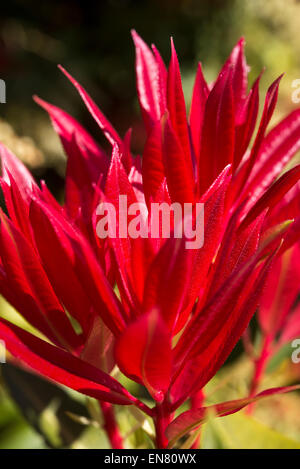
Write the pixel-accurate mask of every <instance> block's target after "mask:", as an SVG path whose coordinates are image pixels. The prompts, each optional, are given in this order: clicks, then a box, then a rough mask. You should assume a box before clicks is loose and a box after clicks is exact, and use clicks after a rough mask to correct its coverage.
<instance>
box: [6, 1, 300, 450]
mask: <svg viewBox="0 0 300 469" xmlns="http://www.w3.org/2000/svg"><path fill="white" fill-rule="evenodd" d="M299 27H300V1H297V0H272V1H265V0H198V1H197V0H149V1H146V0H101V1H98V2H86V1H85V2H84V1H78V2H76V1H67V0H52V1H51V2H38V1H33V0H26V1H25V0H24V1H22V0H11V1H10V2H5V3H3V4H1V16H0V78H1V79H3V80H5V82H6V86H7V103H6V104H0V106H1V108H0V109H1V115H0V140H1V141H2V142H4V143H5V144H6V145H7V146H8V147H10V148H11V149H12V150H13V151H14V152H15V153H16V154H17V155H18V156H19V157H20V158H21V159H22V160H23V161H24V162H25V163H26V164H27V165H28V166H29V167H30V168H31V169H32V170H33V172H34V174H35V175H36V177H37V178H43V179H46V181H47V183H48V184H49V186H50V188H51V189H52V191H53V192H54V193H55V194H56V195H57V196H59V195H60V194H61V192H62V189H63V175H64V168H65V158H64V155H63V152H62V149H61V146H60V144H59V141H58V139H57V137H56V135H55V133H54V132H53V130H52V127H51V125H50V122H49V120H48V117H47V115H46V114H45V112H44V111H43V110H42V109H40V108H39V107H38V106H37V105H36V104H35V103H34V102H33V100H32V95H33V94H38V95H39V96H40V97H42V98H44V99H46V100H49V101H50V102H51V103H53V104H56V105H58V106H60V107H62V108H64V109H66V110H67V111H68V112H70V113H71V114H72V115H74V116H75V117H76V118H77V119H79V120H80V121H81V122H82V123H83V124H84V125H85V126H86V127H87V128H88V129H89V130H90V131H91V132H92V133H93V135H94V136H95V137H96V139H97V140H99V141H100V142H101V143H102V144H103V146H106V142H105V141H104V140H103V138H102V136H101V135H100V134H99V131H98V128H97V126H96V124H95V123H94V122H93V120H92V118H91V117H90V116H89V114H88V112H87V111H86V110H85V107H84V105H83V104H82V102H81V101H80V98H79V97H78V95H77V94H76V92H75V91H74V89H73V88H72V86H71V85H70V84H69V83H68V81H67V80H66V79H65V77H64V76H63V75H62V74H61V72H60V71H59V70H58V69H57V67H56V65H57V64H58V63H61V64H62V65H64V67H65V68H66V69H67V70H68V71H70V72H71V73H72V75H74V77H76V78H77V79H78V81H80V82H81V83H82V84H83V85H84V87H85V88H86V89H87V90H88V91H89V93H90V94H91V96H92V97H93V98H94V99H95V101H96V102H97V103H98V104H99V106H100V108H101V110H102V111H103V112H104V113H105V114H106V116H107V117H108V118H109V119H110V120H111V122H112V123H113V124H114V126H115V127H116V128H117V129H118V131H120V133H121V134H124V133H125V132H126V130H127V129H128V128H129V127H133V130H134V134H133V150H134V151H135V152H138V151H140V150H141V148H142V145H143V140H144V134H143V129H142V126H141V120H140V113H139V109H138V103H137V98H136V92H135V72H134V48H133V44H132V41H131V37H130V29H131V28H134V29H136V30H137V32H138V33H139V34H140V35H141V36H142V37H143V38H144V39H145V40H146V42H148V43H152V42H153V43H155V44H156V46H157V47H158V48H159V50H160V51H161V53H162V56H163V58H164V59H165V61H166V62H168V60H169V56H170V47H169V45H170V36H173V37H174V40H175V45H176V49H177V53H178V56H179V59H180V64H181V70H182V77H183V86H184V91H185V95H186V98H187V102H189V99H190V96H191V91H192V86H193V80H194V73H195V69H196V66H197V62H198V61H199V60H200V61H201V62H202V63H203V67H204V73H205V76H206V78H207V80H208V81H212V80H214V78H215V77H216V74H217V72H218V69H219V68H220V66H221V65H222V63H223V62H224V61H225V59H226V57H227V56H228V54H229V53H230V51H231V49H232V47H233V46H234V44H235V43H236V42H237V40H238V39H239V38H240V36H244V37H245V39H246V55H247V61H248V64H249V65H250V66H251V72H250V76H249V80H250V83H252V82H253V80H254V79H255V78H256V76H257V75H258V74H259V73H260V71H261V70H262V68H263V67H266V71H265V73H264V75H263V78H262V82H261V84H262V86H261V90H262V93H264V92H265V91H266V89H267V87H268V86H269V84H270V83H271V82H272V81H273V80H274V79H275V78H277V76H278V75H280V74H281V73H282V72H285V77H284V79H283V81H282V84H281V89H280V95H279V96H280V98H279V104H278V109H277V113H276V114H275V117H274V121H276V120H277V119H278V118H279V117H280V116H281V115H282V114H285V113H287V112H288V111H291V110H292V109H294V108H295V107H296V106H297V105H296V104H294V103H293V102H292V100H291V95H292V91H293V88H292V87H291V85H292V82H293V81H294V80H296V79H299V78H300V40H299V33H298V32H299ZM261 100H262V99H261ZM4 308H7V306H5V305H4V304H1V314H3V312H5V311H4ZM236 356H237V357H238V358H235V357H236ZM283 358H284V357H283ZM240 360H241V358H240V356H239V355H238V354H235V355H234V357H233V359H232V360H231V361H232V363H233V365H230V366H231V367H232V370H233V371H232V373H234V371H236V370H238V371H237V372H236V375H234V376H237V378H236V379H237V384H236V387H235V386H233V385H232V383H231V384H230V385H229V387H228V386H227V388H226V396H225V398H226V399H228V398H230V397H231V396H232V397H236V396H237V395H239V392H238V391H237V389H238V390H240V391H241V392H242V393H243V392H244V393H245V392H246V387H245V382H246V381H247V379H246V378H245V375H246V371H243V372H241V369H242V368H241V365H240ZM284 363H285V362H284V359H282V358H281V359H280V360H279V362H278V366H277V368H276V367H275V372H274V371H273V372H274V373H277V372H278V371H276V370H277V369H278V368H279V369H280V370H281V371H282V367H284V366H286V368H284V372H285V373H286V375H287V376H289V377H290V373H292V371H291V370H290V368H289V365H287V364H285V365H284ZM6 366H7V365H3V366H1V365H0V372H3V370H4V367H6ZM227 366H228V365H227ZM243 367H244V368H243V370H247V366H246V365H245V364H243ZM248 371H249V370H248ZM293 372H294V371H293ZM297 373H298V371H297ZM8 375H10V376H8V377H6V381H9V383H10V386H9V387H10V388H11V389H16V388H17V389H19V390H20V389H21V397H20V395H14V398H15V400H17V401H18V400H19V404H20V405H21V406H22V402H23V401H22V396H23V398H24V395H26V396H27V394H26V392H25V382H26V379H25V382H24V379H23V378H22V377H20V376H17V377H16V376H15V375H14V371H10V372H8ZM278 376H279V377H278ZM278 376H277V375H276V376H275V378H274V376H273V378H272V379H273V381H272V383H271V384H272V385H274V384H276V383H277V381H276V380H278V384H284V382H285V380H286V379H287V378H286V377H284V378H282V377H281V375H280V374H279V375H278ZM283 376H285V375H283ZM218 379H222V377H221V378H218ZM274 379H275V383H274ZM20 380H21V381H20ZM233 382H234V381H233ZM214 384H216V383H214ZM269 384H270V383H269ZM243 386H244V388H245V389H243ZM45 396H46V397H45V401H43V400H42V402H41V401H40V400H39V399H38V403H36V399H37V396H30V395H29V397H28V396H27V397H28V400H29V402H31V403H32V402H35V407H36V408H38V409H39V411H40V415H39V417H38V419H39V421H38V422H37V420H36V416H33V415H31V414H30V412H29V414H30V415H28V412H27V413H26V412H25V414H26V415H25V417H26V419H27V421H28V420H29V421H30V420H31V423H32V421H33V424H34V426H35V427H36V429H38V430H39V431H41V428H44V427H45V426H46V428H50V427H51V428H55V418H56V414H57V412H56V410H55V403H54V404H53V402H52V401H51V400H49V399H48V398H47V396H48V394H47V392H45ZM220 397H222V396H220ZM20 399H21V401H20ZM284 399H285V402H286V403H287V404H288V405H287V404H286V407H285V409H284V412H283V411H282V408H281V407H280V405H279V404H278V402H277V401H276V399H275V400H273V401H272V402H273V404H272V402H271V403H270V404H269V405H270V406H271V410H272V411H271V412H269V414H268V412H267V411H266V410H262V411H261V413H262V417H263V419H265V421H266V422H267V423H269V424H270V425H271V426H272V427H273V428H274V425H275V427H276V428H275V430H278V431H282V430H284V433H285V435H286V436H285V437H282V438H286V439H284V440H283V441H281V443H279V442H278V439H276V438H278V435H277V434H276V432H275V434H274V433H271V434H268V437H267V440H268V442H269V443H268V444H271V445H272V444H273V446H275V447H276V445H277V446H278V445H279V446H280V445H281V446H284V445H286V446H287V447H290V446H293V444H294V445H296V446H297V444H298V443H295V442H294V443H293V442H292V443H291V442H290V440H289V439H288V438H295V439H296V440H297V441H300V424H299V421H298V420H299V419H296V417H295V416H296V415H297V409H299V398H298V397H297V398H296V397H295V396H293V397H289V396H286V397H285V398H284ZM28 400H27V401H26V402H27V404H28ZM27 404H26V405H27ZM26 405H25V404H24V402H23V408H24V406H25V408H26ZM28 405H29V404H28ZM78 405H81V404H80V402H79V403H78ZM53 406H54V407H53ZM29 407H30V406H29ZM67 408H68V405H67ZM18 409H19V408H18V406H17V405H16V404H15V403H13V401H12V399H11V398H8V396H7V394H6V393H5V392H4V391H3V389H2V388H1V386H0V448H10V447H12V448H14V447H25V448H26V447H34V448H38V447H45V446H47V445H49V444H50V445H51V444H54V446H55V441H56V443H57V440H55V438H56V436H55V435H50V436H49V435H48V436H47V438H46V440H47V441H46V443H45V441H44V439H43V438H41V437H40V436H39V434H38V432H36V431H35V430H33V429H32V428H31V426H29V425H28V423H26V421H25V419H24V417H23V416H22V415H21V413H20V411H19V410H18ZM263 409H266V407H264V408H263ZM77 411H78V412H79V413H80V411H81V409H79V410H78V409H77ZM257 412H258V414H259V412H260V410H259V408H258V411H257ZM298 413H299V411H298ZM265 414H267V415H265ZM41 415H42V417H41ZM120 418H121V419H122V416H121V417H120ZM243 418H244V419H245V418H246V417H245V416H244V417H232V418H227V420H226V419H224V421H223V422H224V423H218V424H214V425H212V426H211V428H210V427H208V428H207V430H206V433H205V437H204V446H205V445H206V446H207V447H209V446H213V447H214V446H218V445H219V446H221V447H222V445H223V446H224V447H230V445H232V446H233V447H238V445H239V444H240V446H243V445H244V446H245V445H247V444H248V445H249V444H250V443H249V442H250V441H254V440H253V438H254V435H255V434H256V435H257V434H259V432H260V431H262V430H261V428H260V427H257V425H256V423H255V421H254V423H253V422H252V424H251V425H252V427H251V426H249V428H250V427H251V428H252V436H251V435H250V436H249V435H247V436H245V437H244V439H245V442H237V441H235V442H229V441H228V437H227V439H226V438H225V436H224V435H227V434H228V431H227V430H228V428H240V426H241V425H242V423H241V422H240V420H239V419H243ZM43 419H45V420H43ZM47 419H50V420H49V421H48V420H47ZM51 419H52V420H51ZM53 419H54V420H53ZM43 422H44V423H43ZM45 422H46V424H45ZM49 422H50V423H51V424H50V423H49ZM77 423H78V422H77ZM81 423H82V422H81ZM124 425H125V423H124ZM234 426H235V427H234ZM282 427H283V428H282ZM251 428H250V430H249V431H250V432H251ZM272 431H273V430H272ZM272 431H271V432H272ZM79 433H80V432H79ZM96 434H97V435H98V433H96ZM67 437H68V438H69V440H68V439H67V440H64V442H63V443H65V442H66V441H68V442H70V441H72V440H74V441H75V440H76V438H78V428H77V427H76V425H74V426H72V429H71V430H70V433H69V434H68V435H67ZM89 438H91V440H90V442H89V443H86V442H85V441H83V442H81V443H78V445H79V447H82V446H83V447H84V445H85V444H86V445H87V446H94V447H97V446H98V447H101V446H103V445H104V446H105V444H106V443H105V442H103V441H102V440H101V441H97V437H95V434H94V433H93V430H92V431H91V436H89ZM93 438H94V440H93ZM49 439H50V443H49ZM70 439H71V440H70ZM251 439H252V440H251ZM53 441H54V443H53ZM91 441H92V443H91ZM51 442H52V443H51ZM246 442H248V443H246ZM270 442H271V443H270ZM63 443H61V444H63ZM68 444H69V443H68ZM253 444H255V443H253ZM80 445H81V446H80ZM226 445H227V446H226ZM289 445H290V446H289ZM58 446H59V445H58ZM75 447H76V444H75Z"/></svg>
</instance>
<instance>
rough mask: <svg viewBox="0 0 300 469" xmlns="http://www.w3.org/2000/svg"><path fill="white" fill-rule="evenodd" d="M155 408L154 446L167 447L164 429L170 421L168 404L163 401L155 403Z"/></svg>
mask: <svg viewBox="0 0 300 469" xmlns="http://www.w3.org/2000/svg"><path fill="white" fill-rule="evenodd" d="M155 410H156V415H155V417H154V423H155V430H156V447H157V448H158V449H164V448H167V446H168V443H169V442H168V439H167V437H166V435H165V431H166V428H167V426H168V425H169V423H170V421H171V413H170V412H169V411H168V406H167V405H166V404H165V403H164V402H162V403H161V404H157V405H156V407H155Z"/></svg>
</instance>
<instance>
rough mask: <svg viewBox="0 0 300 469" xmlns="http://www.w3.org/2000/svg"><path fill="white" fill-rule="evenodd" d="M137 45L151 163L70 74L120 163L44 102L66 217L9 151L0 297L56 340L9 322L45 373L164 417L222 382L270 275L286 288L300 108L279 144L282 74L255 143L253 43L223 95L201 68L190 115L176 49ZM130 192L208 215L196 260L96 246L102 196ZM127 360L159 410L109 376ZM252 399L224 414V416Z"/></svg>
mask: <svg viewBox="0 0 300 469" xmlns="http://www.w3.org/2000/svg"><path fill="white" fill-rule="evenodd" d="M133 39H134V42H135V46H136V74H137V88H138V97H139V102H140V107H141V111H142V116H143V120H144V124H145V129H146V134H147V139H146V143H145V146H144V150H143V155H142V157H139V156H135V157H133V156H132V154H131V150H130V136H131V131H130V130H129V131H128V132H127V134H126V135H125V137H124V138H123V139H122V138H121V137H120V136H119V135H118V133H117V131H116V130H115V129H114V128H113V126H112V125H111V124H110V123H109V122H108V120H107V119H106V118H105V116H104V115H103V114H102V112H101V111H100V110H99V109H98V107H97V106H96V104H95V103H94V102H93V100H92V99H91V97H90V96H89V95H88V94H87V92H86V91H85V90H84V88H82V87H81V85H79V83H77V82H76V81H75V80H74V79H73V78H72V77H71V76H70V75H69V74H68V73H67V72H66V71H65V70H63V69H62V71H63V72H64V73H65V74H66V75H67V77H68V78H69V79H70V81H71V82H72V83H73V85H74V86H75V88H76V89H77V91H78V92H79V94H80V96H81V98H82V99H83V101H84V103H85V105H86V106H87V108H88V110H89V111H90V113H91V115H92V116H93V118H94V119H95V121H96V122H97V124H98V125H99V127H100V128H101V130H102V131H103V133H104V135H105V136H106V137H107V139H108V140H109V142H110V143H111V145H112V147H113V149H112V156H111V158H109V157H108V155H107V154H105V152H104V151H103V150H102V149H101V148H100V147H99V145H98V144H97V143H96V142H95V140H94V139H93V138H92V137H91V136H90V135H89V134H88V133H87V132H86V130H84V129H83V128H82V126H81V125H80V124H79V123H78V122H77V121H76V120H75V119H74V118H72V117H71V116H70V115H69V114H67V113H66V112H65V111H63V110H61V109H59V108H58V107H56V106H53V105H51V104H49V103H46V102H44V101H42V100H41V99H39V98H36V101H37V102H38V103H39V104H40V105H41V106H42V107H43V108H44V109H45V110H46V111H47V112H48V113H49V115H50V118H51V121H52V123H53V126H54V129H55V130H56V132H57V133H58V135H59V137H60V139H61V142H62V145H63V147H64V150H65V152H66V155H67V158H68V161H67V170H66V189H65V203H64V206H63V207H61V206H60V205H58V203H57V202H56V201H55V199H54V198H53V196H52V195H51V194H50V193H49V191H48V189H47V187H46V185H45V184H44V183H43V182H42V183H41V186H40V187H39V186H38V185H37V184H36V183H35V181H34V180H33V178H32V177H31V175H30V173H29V172H28V171H27V169H26V168H25V167H24V166H23V165H22V164H21V163H20V162H19V161H18V160H17V159H16V158H15V157H14V156H13V155H12V154H11V153H10V152H9V151H8V150H7V149H5V148H4V147H1V159H2V178H1V185H2V190H3V193H4V197H5V202H6V207H7V211H8V214H9V217H7V216H6V215H5V214H4V213H3V212H1V224H0V257H1V263H0V291H1V293H2V294H3V295H4V297H5V298H6V299H7V300H8V301H9V302H10V303H11V304H12V305H13V306H14V307H15V308H16V309H17V310H18V311H20V313H21V314H22V316H23V317H24V318H25V319H26V320H27V321H28V322H29V323H30V324H31V325H32V326H33V327H34V328H35V329H37V330H38V331H39V332H40V333H41V334H42V336H43V337H44V339H43V338H38V337H36V336H35V335H33V334H31V333H29V332H26V331H24V330H22V329H20V328H19V327H17V326H15V325H13V324H11V323H10V322H8V321H6V320H3V319H1V320H0V337H1V338H2V339H4V340H5V342H6V345H7V348H8V350H9V351H10V352H11V353H12V354H13V355H14V356H15V357H17V358H18V359H20V360H21V361H22V362H23V363H25V364H27V365H28V366H30V367H31V368H33V369H34V370H35V371H37V372H38V373H41V374H42V375H44V376H46V377H48V378H50V379H53V380H55V381H56V382H58V383H61V384H64V385H66V386H69V387H70V388H73V389H75V390H77V391H79V392H81V393H84V394H86V395H88V396H92V397H95V398H97V399H99V400H104V401H107V402H110V403H116V404H128V405H129V404H134V405H137V406H138V407H140V408H141V409H143V410H145V412H147V413H148V414H150V415H153V416H154V417H155V415H156V413H155V412H156V410H155V409H159V410H160V412H161V409H162V408H163V410H164V412H165V413H167V414H169V415H171V414H172V412H174V411H175V410H176V409H177V408H178V407H179V406H180V405H181V404H182V403H183V402H185V401H186V400H187V399H189V398H192V397H193V396H194V395H196V394H197V393H198V392H199V390H201V389H202V388H203V386H205V384H206V383H207V382H208V381H209V380H210V379H211V378H212V377H213V376H214V375H215V373H216V372H217V371H218V370H219V368H220V367H221V366H222V364H223V363H224V361H225V360H226V358H227V357H228V355H229V354H230V353H231V351H232V349H233V347H234V346H235V344H236V343H237V341H238V340H239V338H240V337H241V335H242V334H243V332H244V330H245V329H246V327H247V325H248V323H249V321H250V319H251V317H252V315H253V314H254V312H255V310H256V308H257V306H258V303H259V300H260V297H261V295H262V292H263V288H264V285H265V282H266V278H267V276H268V273H269V272H270V271H271V272H274V276H275V278H276V279H277V273H276V272H277V269H280V266H279V264H280V262H282V259H284V257H281V256H282V255H284V256H285V255H286V254H285V253H286V252H290V250H289V249H290V248H291V246H292V245H293V244H294V243H295V241H297V240H298V237H299V232H300V231H299V228H300V217H299V209H298V208H297V210H295V212H293V214H292V217H290V214H289V210H288V207H289V199H288V198H287V197H285V195H286V194H290V190H291V189H292V188H293V186H294V185H295V184H296V183H297V181H298V179H299V178H300V165H299V166H295V167H293V168H292V169H291V170H289V171H287V172H285V173H284V174H283V175H281V173H282V171H283V169H284V167H285V165H286V164H287V163H288V162H289V161H290V160H291V158H292V157H293V155H294V154H295V153H296V152H297V150H298V149H299V148H300V110H296V111H294V112H293V113H291V114H290V115H289V116H288V117H287V118H285V119H284V120H283V121H282V122H281V123H280V124H278V125H277V126H276V127H275V128H274V129H273V130H272V131H271V132H269V133H267V132H266V131H267V126H268V124H269V122H270V120H271V117H272V115H273V111H274V108H275V105H276V100H277V95H278V86H279V82H280V78H278V79H277V80H275V82H274V83H273V84H272V85H271V86H270V88H269V89H268V91H267V94H266V97H265V101H264V106H263V112H262V116H261V118H260V121H259V123H258V126H257V127H258V130H257V132H256V133H255V135H254V130H255V128H256V123H257V118H258V109H259V80H260V77H259V78H258V79H257V80H256V81H255V83H254V85H253V86H252V88H251V89H250V91H249V92H248V90H247V86H248V85H247V74H248V67H247V65H246V61H245V57H244V41H243V40H240V41H239V42H238V44H237V45H236V47H235V48H234V49H233V51H232V53H231V55H230V57H229V58H228V60H227V62H226V63H225V65H224V66H223V68H222V70H221V72H220V74H219V76H218V77H217V79H216V81H215V83H213V84H212V85H210V86H209V85H208V84H207V83H206V81H205V79H204V76H203V74H202V69H201V65H199V67H198V70H197V74H196V79H195V85H194V91H193V97H192V104H191V109H190V114H189V116H187V114H186V106H185V101H184V96H183V91H182V84H181V76H180V70H179V63H178V59H177V55H176V52H175V48H174V45H173V43H172V46H171V61H170V65H169V68H168V69H166V67H165V64H164V62H163V60H162V58H161V56H160V54H159V52H158V51H157V49H156V48H155V47H154V46H153V47H152V50H151V49H150V48H148V46H147V45H146V44H145V43H144V42H143V41H142V39H141V38H140V37H139V36H138V35H137V34H136V33H135V32H133ZM251 140H253V143H252V145H251V148H250V149H249V144H250V141H251ZM119 195H126V196H127V198H128V203H134V202H140V201H144V202H145V203H146V204H147V207H148V211H149V213H150V212H151V203H152V202H166V203H167V204H171V203H174V202H178V203H181V204H183V203H185V202H190V203H196V202H202V203H204V237H205V238H204V246H203V247H202V248H199V249H190V250H188V249H186V248H185V239H184V238H183V239H176V238H174V237H171V238H170V239H167V240H165V239H152V238H151V237H148V238H137V239H131V238H121V237H116V238H115V239H112V238H107V239H106V240H102V239H99V238H98V237H97V235H96V223H97V217H96V213H95V211H96V207H97V205H98V204H99V202H101V201H104V200H105V201H109V202H111V203H113V204H114V205H115V207H116V209H117V211H118V204H119ZM279 204H280V205H279ZM278 207H280V210H278ZM290 218H292V220H291V221H290V222H287V220H290ZM293 220H295V221H293ZM272 275H273V274H272ZM269 281H270V280H269ZM116 286H117V289H118V295H117V294H116V293H115V292H116ZM271 293H273V292H271ZM264 298H265V297H264ZM267 301H268V300H266V301H265V303H266V302H267ZM261 311H263V310H261ZM298 316H299V314H298ZM268 321H269V320H268V319H266V320H265V322H268ZM74 323H76V327H74ZM115 364H117V365H118V367H119V368H120V369H121V371H122V372H123V373H124V374H125V375H127V376H128V377H130V378H132V379H133V380H135V381H136V382H138V383H140V384H142V385H144V386H145V387H146V388H147V390H148V391H149V393H150V395H151V396H152V397H153V399H154V400H155V401H157V402H158V403H159V405H158V406H157V407H156V408H155V409H149V408H148V407H147V406H145V405H144V404H143V403H142V402H140V401H139V400H138V399H137V398H135V397H134V396H132V395H131V394H130V393H129V392H128V391H127V390H126V389H124V387H123V386H122V385H121V384H120V383H118V382H117V381H116V380H115V379H114V378H112V377H111V376H110V374H109V373H110V372H111V370H112V368H113V367H114V365H115ZM279 391H283V390H282V389H281V390H279ZM274 392H275V391H274ZM276 392H278V390H276ZM249 403H250V400H249V399H248V400H247V399H246V400H242V401H236V402H235V403H225V404H221V405H219V406H217V407H216V408H215V411H216V412H217V414H218V415H225V414H226V413H231V412H234V411H237V410H239V409H240V408H242V407H243V406H244V405H247V404H249ZM157 412H158V411H157ZM204 413H205V412H204V409H203V408H202V409H200V410H199V412H198V414H199V415H198V414H197V412H195V411H194V410H193V412H192V413H187V414H186V413H185V414H184V416H183V417H181V420H179V421H178V419H177V420H175V421H173V423H171V424H170V425H169V427H168V428H167V431H166V433H167V435H168V437H169V438H171V439H172V438H173V437H174V435H175V434H179V433H180V432H181V433H182V429H183V428H192V427H194V426H195V425H196V423H197V422H198V424H199V423H201V421H202V420H203V416H204ZM184 426H185V427H184ZM179 427H180V428H179Z"/></svg>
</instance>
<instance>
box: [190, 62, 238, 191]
mask: <svg viewBox="0 0 300 469" xmlns="http://www.w3.org/2000/svg"><path fill="white" fill-rule="evenodd" d="M232 79H233V78H232V69H231V68H230V69H228V71H225V72H224V73H223V74H220V75H219V78H218V80H217V81H216V83H215V85H214V87H213V89H212V91H211V92H210V94H209V96H208V98H207V101H206V106H205V114H204V121H203V126H202V137H201V139H202V145H201V151H200V159H199V184H200V186H199V187H200V194H203V193H204V192H205V191H206V190H207V189H208V187H209V186H210V185H211V184H212V182H213V181H214V180H215V178H216V177H217V176H218V174H219V173H220V172H221V171H222V170H223V168H224V167H225V166H227V165H228V164H231V163H232V161H233V152H234V124H235V123H234V117H235V114H234V96H233V90H232Z"/></svg>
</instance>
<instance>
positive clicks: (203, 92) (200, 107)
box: [190, 63, 209, 161]
mask: <svg viewBox="0 0 300 469" xmlns="http://www.w3.org/2000/svg"><path fill="white" fill-rule="evenodd" d="M208 94H209V89H208V86H207V83H206V81H205V78H204V76H203V73H202V66H201V63H199V65H198V69H197V75H196V79H195V84H194V90H193V97H192V102H191V109H190V128H191V136H192V141H193V147H194V151H195V155H196V160H197V161H198V160H199V156H200V148H201V134H202V124H203V117H204V111H205V104H206V100H207V97H208Z"/></svg>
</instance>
